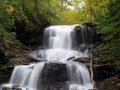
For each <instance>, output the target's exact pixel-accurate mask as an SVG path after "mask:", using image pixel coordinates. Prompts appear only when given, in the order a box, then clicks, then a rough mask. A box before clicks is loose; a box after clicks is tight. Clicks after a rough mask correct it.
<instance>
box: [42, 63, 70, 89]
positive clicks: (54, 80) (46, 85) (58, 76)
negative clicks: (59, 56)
mask: <svg viewBox="0 0 120 90" xmlns="http://www.w3.org/2000/svg"><path fill="white" fill-rule="evenodd" d="M42 75H43V76H42V81H41V84H42V85H41V86H42V90H68V85H67V81H68V80H69V78H68V75H67V67H66V64H64V63H60V62H59V63H56V62H52V63H51V62H47V63H46V64H45V67H44V70H43V74H42Z"/></svg>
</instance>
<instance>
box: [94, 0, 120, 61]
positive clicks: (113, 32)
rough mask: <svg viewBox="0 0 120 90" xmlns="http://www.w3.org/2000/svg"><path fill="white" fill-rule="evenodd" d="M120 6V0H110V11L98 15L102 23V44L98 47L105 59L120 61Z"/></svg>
mask: <svg viewBox="0 0 120 90" xmlns="http://www.w3.org/2000/svg"><path fill="white" fill-rule="evenodd" d="M119 17H120V6H119V0H110V1H109V3H108V12H106V13H105V14H104V15H103V14H101V15H99V16H98V17H97V16H96V21H97V22H99V23H100V26H99V27H98V33H101V34H102V39H103V41H102V44H101V45H100V46H99V47H98V50H99V53H100V58H101V60H103V61H113V62H115V63H117V62H118V63H119V62H120V21H119Z"/></svg>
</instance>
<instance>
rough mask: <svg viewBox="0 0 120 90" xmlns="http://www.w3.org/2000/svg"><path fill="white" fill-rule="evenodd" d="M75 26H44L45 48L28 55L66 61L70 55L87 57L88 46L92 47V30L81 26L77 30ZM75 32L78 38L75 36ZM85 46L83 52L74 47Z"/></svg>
mask: <svg viewBox="0 0 120 90" xmlns="http://www.w3.org/2000/svg"><path fill="white" fill-rule="evenodd" d="M75 26H76V25H58V26H50V27H48V28H46V29H45V33H44V40H43V47H44V48H45V49H43V50H38V51H35V52H33V53H31V54H30V57H32V58H34V59H37V60H48V61H66V60H67V59H68V58H70V57H75V58H77V57H89V54H88V53H89V52H88V48H90V47H92V44H93V38H94V30H92V29H91V28H87V27H86V26H81V30H79V32H77V31H76V30H74V29H75ZM77 33H78V34H79V39H77V37H76V35H78V34H77ZM78 40H80V41H78ZM78 45H79V46H80V47H78ZM85 46H87V48H85V50H84V51H83V52H81V50H79V51H78V50H76V48H81V47H82V48H83V47H85Z"/></svg>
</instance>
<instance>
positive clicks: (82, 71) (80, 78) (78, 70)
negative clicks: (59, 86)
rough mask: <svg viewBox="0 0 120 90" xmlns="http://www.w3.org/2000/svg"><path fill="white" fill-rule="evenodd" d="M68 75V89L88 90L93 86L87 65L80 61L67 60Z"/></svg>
mask: <svg viewBox="0 0 120 90" xmlns="http://www.w3.org/2000/svg"><path fill="white" fill-rule="evenodd" d="M67 69H68V75H69V77H70V85H69V89H70V90H88V89H91V88H93V85H92V83H91V80H90V75H89V71H88V69H87V67H86V66H85V65H83V64H81V63H75V62H68V63H67Z"/></svg>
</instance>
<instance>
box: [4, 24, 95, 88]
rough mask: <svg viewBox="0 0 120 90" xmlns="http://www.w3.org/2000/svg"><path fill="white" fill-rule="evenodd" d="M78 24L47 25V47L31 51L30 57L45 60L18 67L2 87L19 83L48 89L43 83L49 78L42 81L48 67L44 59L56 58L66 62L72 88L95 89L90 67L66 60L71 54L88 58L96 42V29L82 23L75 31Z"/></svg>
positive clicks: (45, 35)
mask: <svg viewBox="0 0 120 90" xmlns="http://www.w3.org/2000/svg"><path fill="white" fill-rule="evenodd" d="M75 27H76V25H58V26H50V27H47V28H46V29H45V32H44V41H43V47H44V49H43V50H37V51H35V52H33V53H31V54H30V57H32V58H34V59H37V60H43V61H42V62H39V63H34V64H30V65H18V66H15V68H14V70H13V73H12V76H11V79H10V81H9V83H8V84H7V85H3V87H4V86H7V87H13V86H17V87H21V88H22V90H49V89H42V85H43V83H42V82H44V80H46V79H44V80H43V78H42V76H44V75H43V73H42V72H43V71H45V70H46V69H47V68H46V69H45V68H44V67H45V64H46V62H44V60H47V62H51V63H52V62H54V61H55V62H58V63H59V62H61V63H65V64H66V67H67V69H66V70H67V76H68V77H69V78H70V80H69V90H88V89H92V88H93V85H92V83H91V80H90V75H89V71H88V69H87V67H86V66H85V65H83V64H81V63H77V62H73V61H67V59H68V58H70V57H75V58H79V57H82V58H84V57H89V47H90V46H91V45H93V44H94V37H95V36H94V35H95V34H94V33H95V32H94V31H93V30H92V29H91V28H90V27H86V26H82V27H81V30H79V31H78V30H75ZM79 40H80V41H79ZM81 47H82V49H83V48H84V50H82V49H81ZM79 48H80V50H79ZM48 66H49V65H48ZM53 66H54V65H53ZM55 67H56V66H55ZM53 68H54V67H53ZM55 70H57V69H55ZM44 74H46V73H44ZM47 76H48V75H47ZM45 86H46V85H45ZM50 90H51V89H50ZM56 90H57V89H56ZM60 90H61V89H60ZM62 90H63V89H62Z"/></svg>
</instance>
